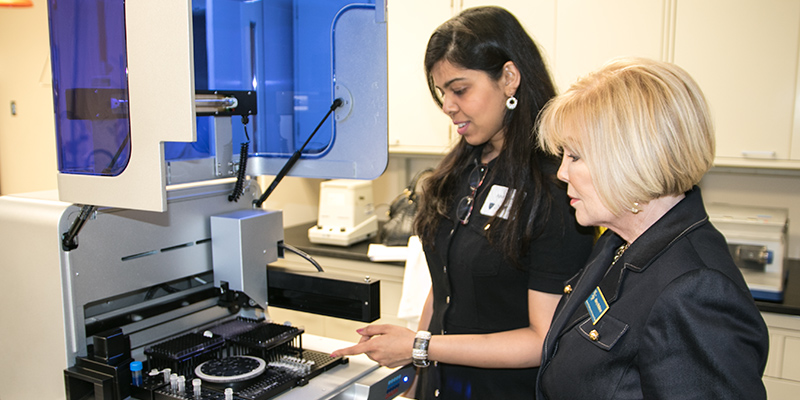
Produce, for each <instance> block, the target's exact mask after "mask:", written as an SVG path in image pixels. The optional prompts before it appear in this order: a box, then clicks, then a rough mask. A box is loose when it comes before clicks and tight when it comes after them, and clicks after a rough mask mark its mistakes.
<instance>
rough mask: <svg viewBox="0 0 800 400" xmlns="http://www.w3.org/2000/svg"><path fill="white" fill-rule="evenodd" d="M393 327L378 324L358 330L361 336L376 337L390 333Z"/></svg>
mask: <svg viewBox="0 0 800 400" xmlns="http://www.w3.org/2000/svg"><path fill="white" fill-rule="evenodd" d="M390 326H391V325H386V324H378V325H367V326H365V327H363V328H361V329H356V332H358V334H359V335H362V336H375V335H383V334H385V333H386V332H388V330H389V328H390Z"/></svg>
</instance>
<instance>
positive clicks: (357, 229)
mask: <svg viewBox="0 0 800 400" xmlns="http://www.w3.org/2000/svg"><path fill="white" fill-rule="evenodd" d="M372 198H373V196H372V182H371V181H362V180H354V179H333V180H330V181H325V182H322V183H321V184H320V191H319V216H318V218H317V224H316V225H315V226H312V227H311V228H309V229H308V240H309V241H310V242H311V243H321V244H330V245H335V246H350V245H352V244H355V243H358V242H362V241H364V240H367V239H369V238H371V237H374V236H375V235H377V233H378V216H377V215H375V205H374V203H373V201H372Z"/></svg>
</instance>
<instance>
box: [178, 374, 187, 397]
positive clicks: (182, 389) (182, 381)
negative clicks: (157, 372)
mask: <svg viewBox="0 0 800 400" xmlns="http://www.w3.org/2000/svg"><path fill="white" fill-rule="evenodd" d="M185 393H186V377H185V376H183V375H181V376H179V377H178V394H181V395H182V394H185Z"/></svg>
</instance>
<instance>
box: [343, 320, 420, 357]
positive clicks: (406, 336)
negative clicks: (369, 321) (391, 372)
mask: <svg viewBox="0 0 800 400" xmlns="http://www.w3.org/2000/svg"><path fill="white" fill-rule="evenodd" d="M356 332H358V334H359V335H361V339H360V340H359V341H358V344H356V345H355V346H350V347H346V348H344V349H339V350H336V351H334V352H333V353H331V356H332V357H339V356H353V355H357V354H362V353H363V354H366V355H367V357H369V358H370V359H371V360H373V361H375V362H377V363H378V364H380V365H382V366H384V367H390V368H395V367H401V366H403V365H406V364H410V363H411V349H412V347H414V336H415V335H416V333H415V332H414V331H412V330H410V329H407V328H403V327H399V326H396V325H369V326H367V327H364V328H361V329H358V330H356Z"/></svg>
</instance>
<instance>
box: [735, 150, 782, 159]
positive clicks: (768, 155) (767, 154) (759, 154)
mask: <svg viewBox="0 0 800 400" xmlns="http://www.w3.org/2000/svg"><path fill="white" fill-rule="evenodd" d="M777 156H778V154H777V153H776V152H775V151H743V152H742V157H744V158H762V159H770V160H771V159H775V158H777Z"/></svg>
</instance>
